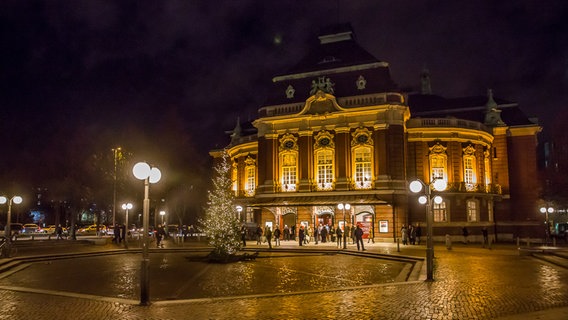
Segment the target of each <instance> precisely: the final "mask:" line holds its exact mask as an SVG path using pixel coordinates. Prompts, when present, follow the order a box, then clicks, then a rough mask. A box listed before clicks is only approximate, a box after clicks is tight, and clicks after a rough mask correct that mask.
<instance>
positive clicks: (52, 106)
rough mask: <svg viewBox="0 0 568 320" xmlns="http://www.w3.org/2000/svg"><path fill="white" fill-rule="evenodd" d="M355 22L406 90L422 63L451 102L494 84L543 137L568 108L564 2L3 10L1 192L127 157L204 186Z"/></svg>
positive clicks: (35, 4) (231, 3) (128, 4)
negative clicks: (231, 135)
mask: <svg viewBox="0 0 568 320" xmlns="http://www.w3.org/2000/svg"><path fill="white" fill-rule="evenodd" d="M345 22H350V23H351V24H352V26H353V28H354V30H355V33H356V36H357V39H358V42H359V43H360V44H361V45H362V47H364V48H366V49H367V50H368V51H369V52H370V53H371V54H373V55H374V56H375V57H377V58H378V59H379V60H382V61H386V62H389V63H390V67H391V74H392V77H393V79H394V80H395V81H396V82H397V83H398V84H399V85H400V86H401V87H404V88H408V87H415V88H418V87H419V84H420V80H419V79H420V78H419V75H420V72H421V70H422V69H423V68H424V67H427V68H428V69H429V70H430V72H431V79H432V90H433V92H434V93H435V94H440V95H442V96H445V97H450V98H451V97H458V96H475V95H485V94H486V91H487V89H488V88H492V89H493V90H494V93H495V96H496V97H499V98H503V99H506V100H510V101H516V102H518V103H519V104H520V106H521V109H523V110H524V111H525V113H526V114H527V115H528V116H535V117H539V118H540V119H541V123H542V124H543V125H545V126H546V125H547V124H548V123H550V122H552V121H553V119H554V118H555V115H557V114H559V113H566V109H567V108H568V95H567V91H568V90H567V89H568V2H567V1H546V0H545V1H537V0H535V1H455V0H442V1H416V0H412V1H410V0H409V1H400V0H395V1H356V0H345V1H286V0H279V1H266V0H265V1H260V0H259V1H252V0H251V1H244V0H227V1H207V0H204V1H138V0H137V1H124V0H120V1H118V0H116V1H94V0H93V1H77V0H70V1H25V0H15V1H9V0H4V1H2V2H0V32H1V40H2V41H1V43H2V46H1V49H0V54H1V63H2V67H1V69H0V79H1V82H2V90H1V91H0V108H1V109H0V110H1V113H0V114H1V116H0V138H1V140H0V141H2V148H1V149H0V150H1V151H0V193H4V192H6V190H22V189H26V190H27V189H29V188H31V187H36V186H42V187H50V186H51V185H53V184H54V183H56V182H57V181H61V180H63V179H65V177H68V176H72V175H79V174H81V173H80V172H81V168H83V167H84V166H85V162H89V161H90V160H89V159H92V155H93V154H102V155H108V156H111V148H113V147H116V146H122V147H123V148H124V149H126V150H128V152H131V153H132V154H133V157H134V158H136V159H143V160H146V161H150V162H153V163H156V164H157V165H158V166H160V167H161V168H162V171H163V172H164V176H165V177H166V178H169V181H170V183H179V182H181V181H184V180H191V179H198V178H199V177H201V176H203V175H204V172H205V171H204V169H203V168H206V167H207V163H208V161H209V160H208V159H209V156H208V151H209V150H211V149H214V148H220V147H223V146H224V145H226V144H227V143H228V141H229V139H228V137H227V135H226V134H225V133H224V131H226V130H231V129H232V128H233V127H234V125H235V122H236V118H237V116H240V118H241V120H243V121H244V120H252V119H254V118H255V116H256V111H257V109H258V108H259V107H261V106H262V103H263V101H264V98H265V93H266V90H267V88H268V86H269V85H270V83H271V79H272V77H273V76H274V75H276V74H280V73H283V72H285V71H286V69H287V68H289V67H291V66H293V65H294V64H295V63H296V62H297V61H298V60H299V59H300V58H301V57H302V56H303V55H304V54H305V53H306V51H307V50H308V48H309V46H310V45H312V44H314V43H316V41H317V37H316V36H317V34H318V32H319V29H320V28H321V27H323V26H326V25H329V24H334V23H345ZM184 183H187V181H185V182H184ZM190 183H191V182H190Z"/></svg>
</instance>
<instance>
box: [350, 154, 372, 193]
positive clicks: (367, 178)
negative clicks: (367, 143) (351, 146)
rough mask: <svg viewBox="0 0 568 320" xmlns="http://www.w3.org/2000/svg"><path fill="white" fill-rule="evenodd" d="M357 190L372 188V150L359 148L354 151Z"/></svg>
mask: <svg viewBox="0 0 568 320" xmlns="http://www.w3.org/2000/svg"><path fill="white" fill-rule="evenodd" d="M354 155H355V156H354V163H355V188H356V189H368V188H371V177H372V174H371V148H368V147H363V148H357V149H355V151H354Z"/></svg>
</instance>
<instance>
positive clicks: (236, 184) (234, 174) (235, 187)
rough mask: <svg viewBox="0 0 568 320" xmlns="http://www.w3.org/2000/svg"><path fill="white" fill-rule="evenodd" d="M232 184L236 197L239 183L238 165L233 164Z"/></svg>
mask: <svg viewBox="0 0 568 320" xmlns="http://www.w3.org/2000/svg"><path fill="white" fill-rule="evenodd" d="M231 182H232V184H233V186H232V189H233V192H234V193H235V195H238V192H239V190H238V181H237V165H236V164H233V168H232V169H231Z"/></svg>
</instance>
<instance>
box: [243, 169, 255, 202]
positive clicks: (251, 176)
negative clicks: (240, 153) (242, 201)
mask: <svg viewBox="0 0 568 320" xmlns="http://www.w3.org/2000/svg"><path fill="white" fill-rule="evenodd" d="M246 173H247V180H246V183H245V195H246V196H249V197H250V196H253V195H254V189H255V186H256V179H255V173H256V172H255V168H254V167H253V166H247V167H246Z"/></svg>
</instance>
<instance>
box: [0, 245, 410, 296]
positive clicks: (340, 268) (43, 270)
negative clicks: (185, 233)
mask: <svg viewBox="0 0 568 320" xmlns="http://www.w3.org/2000/svg"><path fill="white" fill-rule="evenodd" d="M204 255H205V253H188V252H184V253H153V254H151V256H150V279H151V280H150V295H151V297H152V300H153V301H159V300H173V299H197V298H214V297H228V296H241V295H262V294H273V293H293V292H305V291H313V290H333V289H341V288H346V287H355V286H361V285H370V284H384V283H390V282H393V281H394V279H396V278H397V276H398V275H399V274H400V273H401V272H402V270H403V269H404V267H405V265H406V264H407V263H403V262H397V261H390V260H380V259H373V258H365V257H357V256H349V255H342V254H329V253H328V254H294V253H269V252H266V253H260V255H259V256H258V257H257V259H256V260H255V261H242V262H236V263H228V264H219V263H207V262H204V261H202V259H203V257H204ZM140 261H141V257H140V255H137V254H115V255H107V256H96V257H83V258H74V259H62V260H51V261H42V262H36V263H31V264H30V265H29V266H28V267H27V268H25V269H23V270H20V271H18V272H16V273H14V274H12V275H11V276H9V277H6V278H4V279H1V280H0V285H2V286H21V287H29V288H36V289H45V290H60V291H69V292H76V293H83V294H90V295H99V296H109V297H117V298H124V299H133V300H136V299H138V297H139V281H140V280H139V273H140ZM77 284H80V285H77Z"/></svg>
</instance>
